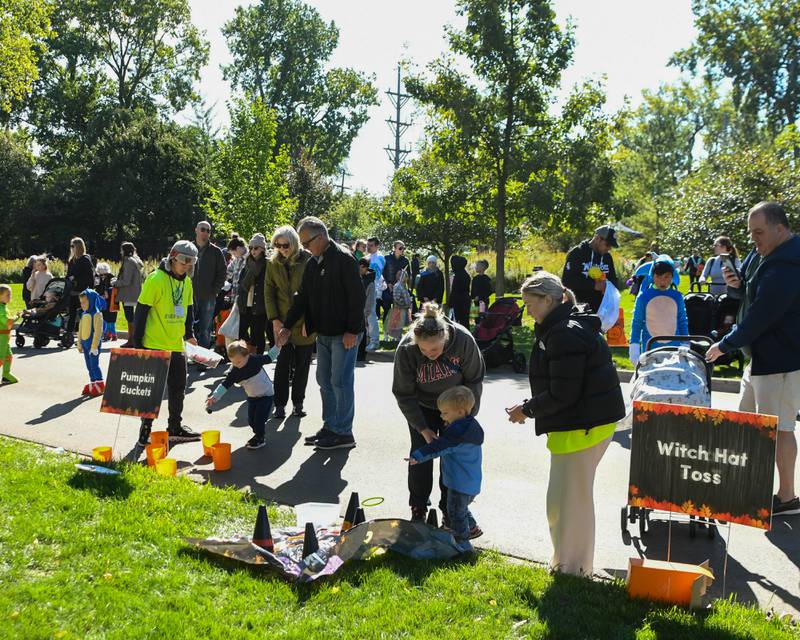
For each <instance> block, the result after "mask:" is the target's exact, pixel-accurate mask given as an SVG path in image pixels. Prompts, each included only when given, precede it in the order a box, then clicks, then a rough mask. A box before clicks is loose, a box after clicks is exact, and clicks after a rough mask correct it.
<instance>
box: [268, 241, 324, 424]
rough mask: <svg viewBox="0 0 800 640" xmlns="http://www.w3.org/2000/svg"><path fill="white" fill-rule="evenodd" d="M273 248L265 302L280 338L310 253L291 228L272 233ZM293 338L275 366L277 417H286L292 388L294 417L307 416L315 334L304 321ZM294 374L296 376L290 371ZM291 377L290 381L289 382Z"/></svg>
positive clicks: (284, 348)
mask: <svg viewBox="0 0 800 640" xmlns="http://www.w3.org/2000/svg"><path fill="white" fill-rule="evenodd" d="M272 247H273V249H274V250H275V251H274V252H273V254H272V258H271V259H270V260H269V262H268V263H267V272H266V276H265V277H264V302H265V304H266V308H267V320H268V321H269V322H271V323H272V330H273V334H274V335H275V336H278V335H279V334H280V332H281V329H283V321H284V320H285V319H286V314H287V313H288V312H289V308H290V307H291V306H292V300H293V299H294V294H295V293H297V290H298V289H299V288H300V283H301V281H302V279H303V271H305V268H306V262H308V259H309V258H310V257H311V254H310V253H309V252H308V251H306V250H305V249H301V247H300V237H299V236H298V235H297V231H295V230H294V229H293V228H292V227H290V226H284V227H279V228H278V229H276V230H275V233H273V234H272ZM288 328H289V329H291V330H292V335H291V338H290V339H289V342H287V343H286V344H285V345H284V346H283V347H282V348H281V350H280V353H279V354H278V362H277V364H276V365H275V382H274V386H275V414H274V415H275V417H276V418H285V417H286V403H287V402H288V401H289V387H290V386H291V388H292V405H293V410H292V415H293V416H295V417H297V418H303V417H305V415H306V413H305V411H303V402H304V401H305V397H306V385H307V384H308V370H309V367H310V366H311V354H312V353H313V350H314V342H315V341H316V334H311V335H310V336H309V335H307V333H306V330H305V321H304V318H301V319H300V320H298V321H297V323H295V325H294V326H293V327H288ZM292 371H294V375H293V376H292V375H291V372H292ZM290 378H291V380H290Z"/></svg>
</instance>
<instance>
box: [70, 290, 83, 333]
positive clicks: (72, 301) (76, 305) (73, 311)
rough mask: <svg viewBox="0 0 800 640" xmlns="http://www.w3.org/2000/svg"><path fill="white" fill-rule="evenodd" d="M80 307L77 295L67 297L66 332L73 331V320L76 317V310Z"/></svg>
mask: <svg viewBox="0 0 800 640" xmlns="http://www.w3.org/2000/svg"><path fill="white" fill-rule="evenodd" d="M80 308H81V299H80V296H79V295H74V296H73V295H71V294H70V297H69V318H68V319H67V333H74V332H75V321H76V320H77V319H78V311H79V310H80Z"/></svg>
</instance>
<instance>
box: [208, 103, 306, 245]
mask: <svg viewBox="0 0 800 640" xmlns="http://www.w3.org/2000/svg"><path fill="white" fill-rule="evenodd" d="M276 136H277V121H276V118H275V113H274V112H273V111H272V110H271V109H269V108H267V105H266V104H265V103H264V101H263V100H262V99H261V98H255V99H254V100H252V101H247V100H238V101H236V102H235V103H234V104H233V105H232V107H231V125H230V129H229V131H228V133H227V135H226V136H225V138H224V139H223V141H222V142H221V144H220V149H219V155H218V157H217V160H216V170H215V175H216V176H217V180H218V182H217V184H216V185H214V186H213V187H212V190H211V197H210V199H209V201H208V202H207V203H206V210H207V211H208V212H209V215H210V217H211V219H212V220H213V221H214V222H215V223H216V224H217V225H219V226H221V227H222V228H223V229H226V230H235V231H237V232H239V233H240V234H243V235H245V236H249V235H250V234H252V233H255V232H256V231H258V232H261V233H264V234H267V233H269V232H271V230H272V229H274V228H275V227H277V226H279V225H282V224H286V223H288V222H290V221H291V219H292V211H293V209H294V202H293V201H292V200H291V199H290V198H289V192H288V187H287V174H288V171H289V155H288V153H287V152H286V150H285V149H281V150H280V151H279V152H278V153H277V155H275V154H274V153H273V149H274V147H275V139H276Z"/></svg>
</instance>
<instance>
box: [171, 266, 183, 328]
mask: <svg viewBox="0 0 800 640" xmlns="http://www.w3.org/2000/svg"><path fill="white" fill-rule="evenodd" d="M172 280H173V278H172V276H170V278H169V289H170V292H171V293H172V305H173V306H174V307H175V317H176V318H184V317H186V309H184V307H183V287H184V283H183V282H181V285H180V286H179V287H177V288H176V287H173V286H172Z"/></svg>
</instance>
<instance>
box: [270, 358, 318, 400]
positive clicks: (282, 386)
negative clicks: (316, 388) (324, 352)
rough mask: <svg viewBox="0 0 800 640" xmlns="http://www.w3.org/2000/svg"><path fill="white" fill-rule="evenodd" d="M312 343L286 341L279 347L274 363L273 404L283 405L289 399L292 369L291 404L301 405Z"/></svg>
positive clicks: (304, 393) (304, 395)
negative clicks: (292, 372) (298, 343)
mask: <svg viewBox="0 0 800 640" xmlns="http://www.w3.org/2000/svg"><path fill="white" fill-rule="evenodd" d="M313 351H314V345H313V344H308V345H304V346H301V345H296V344H292V343H291V342H287V343H286V344H285V345H283V347H281V352H280V353H279V354H278V362H277V364H276V365H275V406H276V407H285V406H286V403H287V402H288V400H289V385H290V383H289V374H290V373H291V371H292V369H294V377H293V378H292V382H291V387H292V404H293V405H294V406H295V407H302V406H303V401H304V400H305V399H306V385H307V384H308V369H309V367H310V366H311V354H312V353H313Z"/></svg>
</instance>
